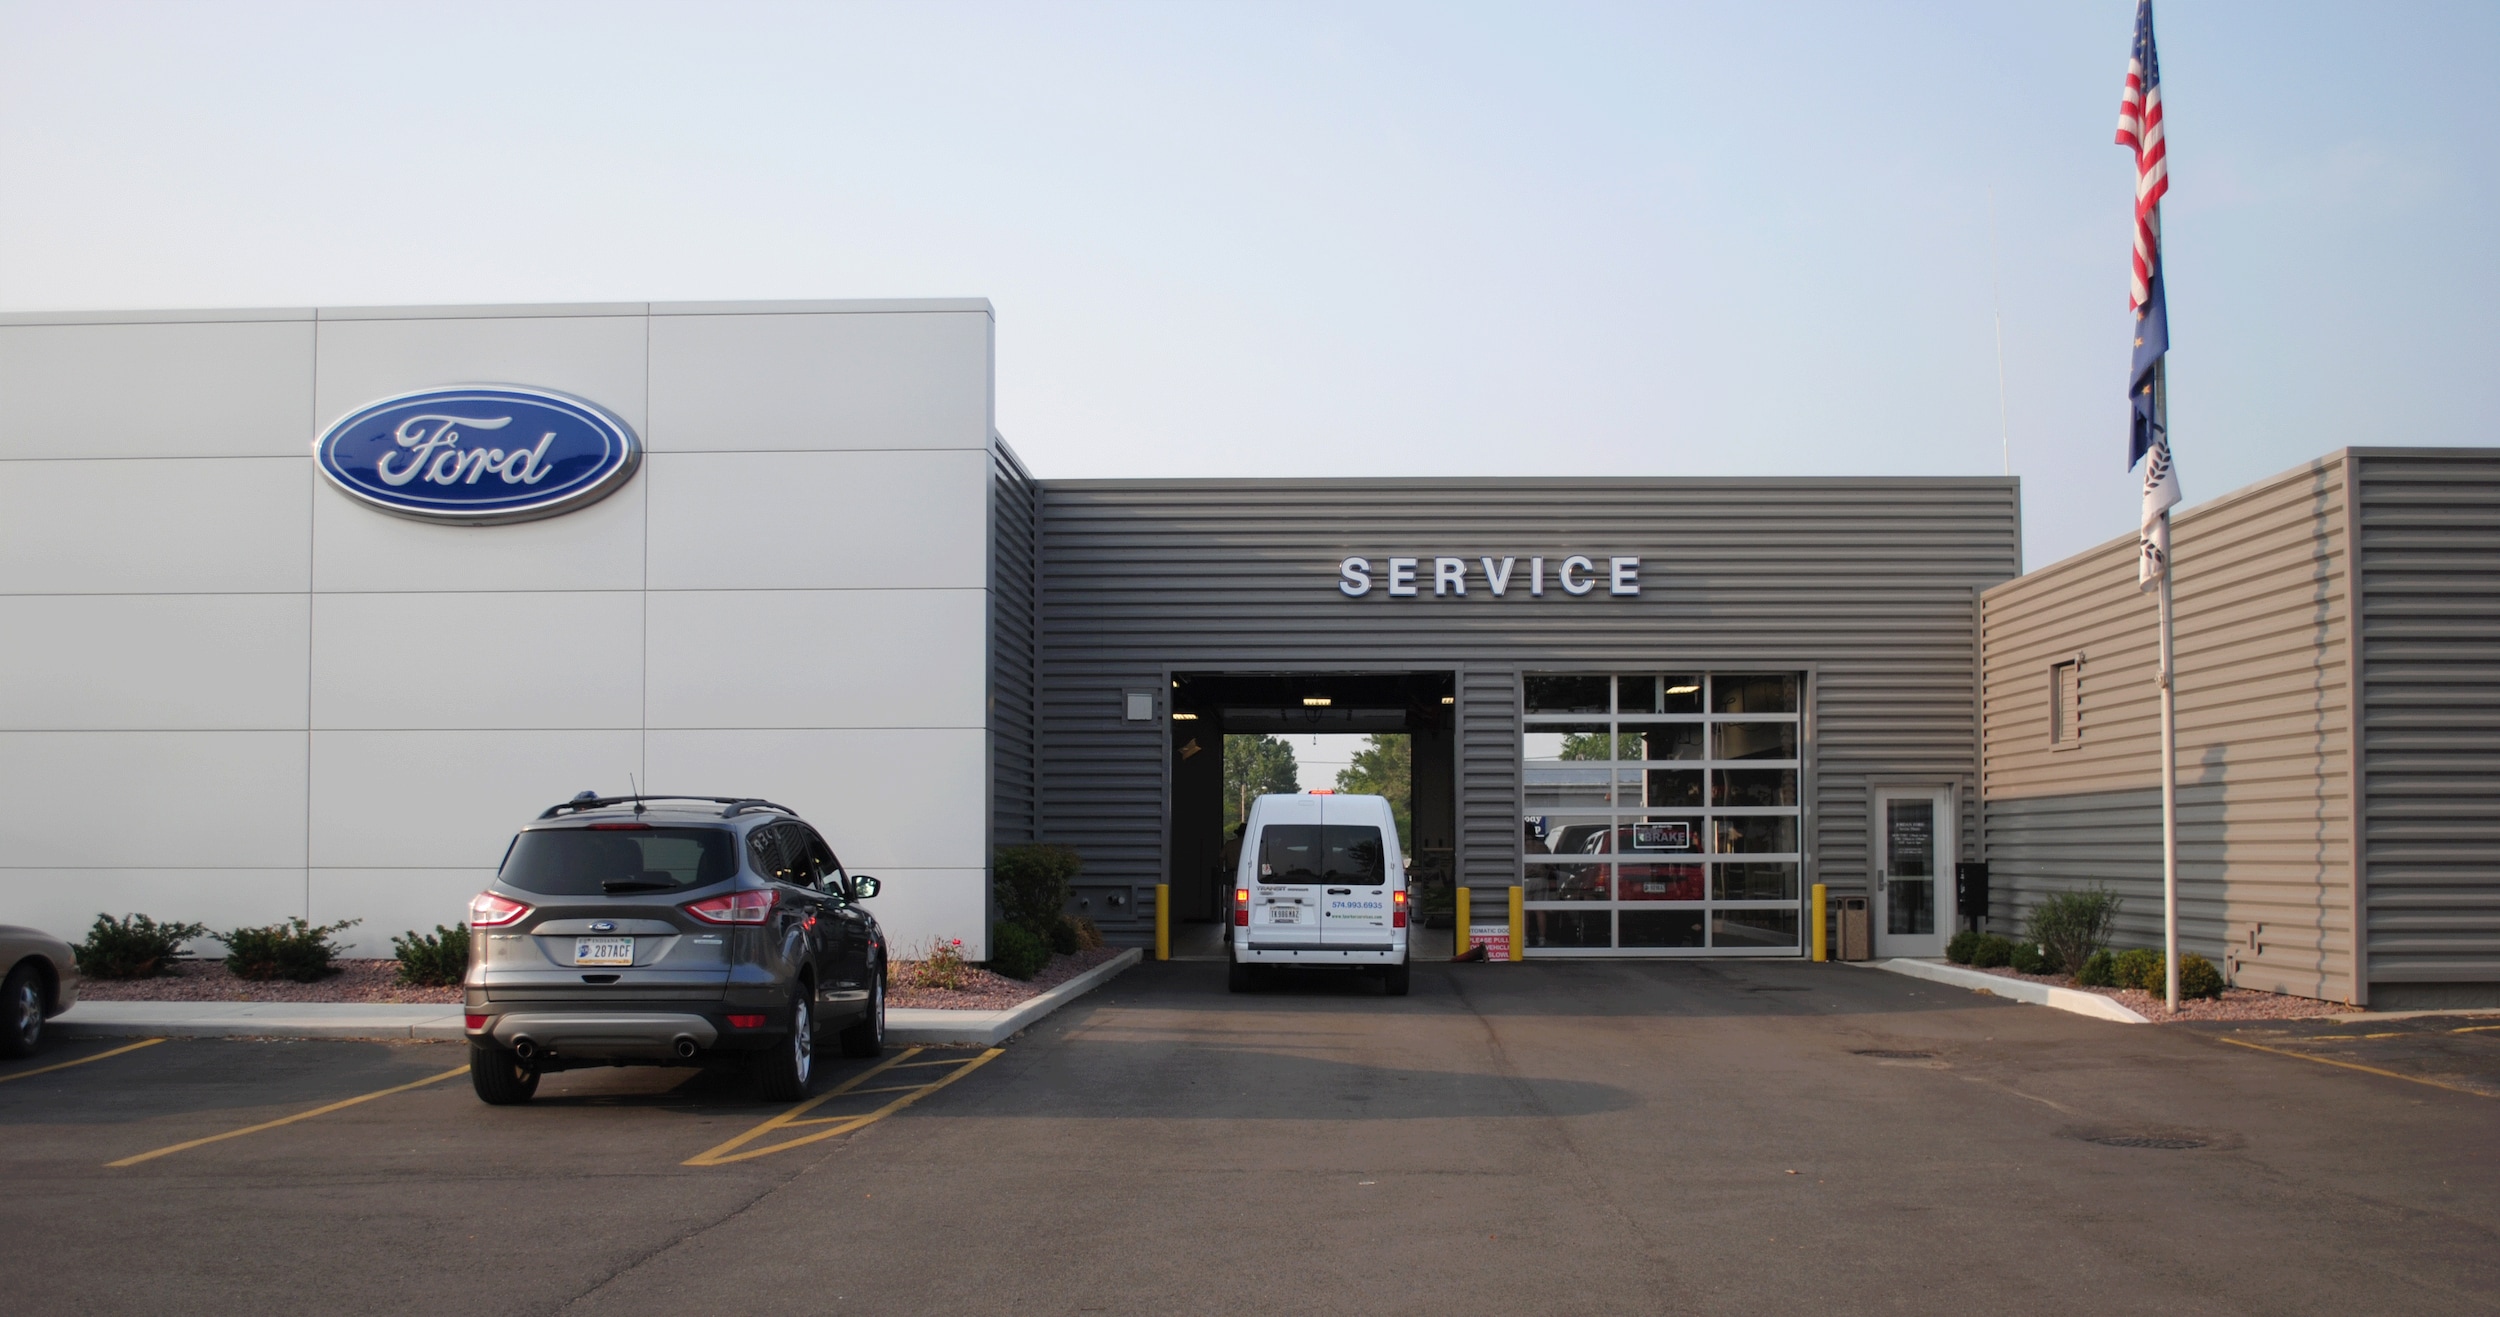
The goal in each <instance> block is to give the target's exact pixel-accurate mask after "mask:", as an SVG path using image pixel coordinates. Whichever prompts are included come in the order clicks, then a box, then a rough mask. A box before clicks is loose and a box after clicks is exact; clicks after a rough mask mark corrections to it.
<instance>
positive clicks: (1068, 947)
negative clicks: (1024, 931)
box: [1050, 915, 1085, 956]
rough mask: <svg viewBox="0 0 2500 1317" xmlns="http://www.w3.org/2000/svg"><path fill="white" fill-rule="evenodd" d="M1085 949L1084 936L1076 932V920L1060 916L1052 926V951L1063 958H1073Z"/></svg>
mask: <svg viewBox="0 0 2500 1317" xmlns="http://www.w3.org/2000/svg"><path fill="white" fill-rule="evenodd" d="M1084 947H1085V939H1084V936H1083V935H1082V934H1080V933H1078V932H1077V931H1076V920H1074V919H1072V918H1069V917H1068V916H1066V915H1061V916H1059V918H1058V919H1056V920H1054V921H1052V923H1051V926H1050V949H1051V950H1052V951H1054V952H1056V953H1058V954H1059V955H1062V956H1073V955H1075V954H1076V953H1077V952H1079V951H1081V950H1083V949H1084Z"/></svg>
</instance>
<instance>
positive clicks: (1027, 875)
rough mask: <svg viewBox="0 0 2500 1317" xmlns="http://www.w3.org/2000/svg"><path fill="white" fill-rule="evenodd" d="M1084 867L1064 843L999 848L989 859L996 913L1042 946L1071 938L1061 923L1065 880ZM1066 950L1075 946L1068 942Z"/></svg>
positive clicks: (1065, 901) (1065, 905)
mask: <svg viewBox="0 0 2500 1317" xmlns="http://www.w3.org/2000/svg"><path fill="white" fill-rule="evenodd" d="M1084 867H1085V862H1084V861H1083V860H1081V859H1079V858H1078V857H1077V853H1076V852H1075V851H1072V850H1069V849H1068V848H1067V847H1065V846H1040V845H1032V846H1001V847H999V848H998V851H997V853H996V854H995V855H994V856H993V857H992V858H991V860H990V873H991V875H992V879H991V886H992V888H993V890H994V891H995V892H996V893H997V896H998V913H999V914H1000V916H1002V917H1003V918H1005V919H1006V921H1007V922H1008V923H1011V924H1015V925H1017V926H1019V927H1021V928H1023V929H1025V930H1026V931H1028V932H1030V933H1032V934H1033V935H1034V937H1036V938H1037V939H1039V940H1040V941H1041V943H1042V944H1043V945H1044V946H1045V947H1048V946H1052V945H1055V944H1057V943H1059V942H1061V941H1063V940H1066V939H1068V938H1073V937H1074V933H1073V932H1070V933H1067V934H1065V935H1063V934H1062V933H1061V931H1060V926H1061V925H1063V924H1065V923H1067V922H1068V915H1067V910H1068V883H1069V882H1070V881H1071V880H1072V879H1074V878H1075V877H1076V875H1077V873H1078V871H1079V870H1081V869H1083V868H1084ZM1066 949H1067V950H1069V951H1074V950H1076V947H1075V945H1073V944H1072V943H1071V945H1069V946H1068V947H1067V948H1066ZM1028 977H1029V976H1028Z"/></svg>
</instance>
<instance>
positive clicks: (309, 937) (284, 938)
mask: <svg viewBox="0 0 2500 1317" xmlns="http://www.w3.org/2000/svg"><path fill="white" fill-rule="evenodd" d="M362 922H363V921H362V920H357V919H342V920H340V921H339V922H337V923H335V924H312V923H307V922H305V921H304V920H302V919H289V920H287V921H285V922H284V923H278V924H271V925H269V926H267V927H265V928H237V929H230V930H228V931H226V932H223V933H219V934H218V935H217V940H218V941H220V942H223V943H225V944H226V968H227V969H230V970H232V971H234V976H235V977H236V978H238V979H293V980H295V981H296V982H297V983H310V982H312V981H313V980H315V979H319V978H325V977H327V976H329V975H331V974H335V973H337V972H338V971H337V969H336V968H335V967H333V966H332V965H331V964H330V962H331V961H333V960H336V959H338V954H339V949H338V948H337V947H334V946H331V945H330V935H331V934H332V933H336V932H340V931H342V930H344V929H349V928H353V927H355V926H356V925H357V924H359V923H362Z"/></svg>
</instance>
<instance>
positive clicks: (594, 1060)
mask: <svg viewBox="0 0 2500 1317" xmlns="http://www.w3.org/2000/svg"><path fill="white" fill-rule="evenodd" d="M876 894H877V880H876V879H874V878H870V877H867V876H865V875H857V874H850V873H846V872H844V871H843V868H842V863H841V861H839V860H837V859H835V858H834V855H833V850H832V848H831V847H829V846H827V845H825V839H824V838H823V837H820V836H818V835H817V833H816V830H815V829H814V828H811V827H809V826H807V824H806V823H805V822H804V821H802V820H801V819H800V818H799V816H798V815H797V814H796V813H794V812H792V811H790V810H788V809H785V808H783V807H782V806H779V805H776V804H773V803H772V802H770V801H766V800H752V799H736V798H731V797H725V796H721V797H715V796H600V795H597V794H595V793H593V792H588V791H585V792H583V793H581V794H580V795H578V796H575V797H574V798H573V799H571V800H569V801H566V802H565V803H564V804H561V805H556V806H552V807H550V808H549V809H548V810H547V811H546V812H545V813H543V814H540V815H539V816H538V818H537V819H536V820H535V821H534V822H532V823H530V824H529V825H528V826H527V827H524V828H523V829H521V832H520V835H518V836H516V837H514V838H513V839H512V845H511V846H510V848H508V849H507V850H506V851H505V852H504V859H503V866H502V867H501V868H500V869H499V870H497V872H496V874H495V881H494V883H493V884H492V885H491V886H489V887H488V888H487V889H486V890H485V891H483V892H480V893H479V894H478V896H477V899H475V900H473V901H471V902H470V903H469V930H470V932H469V973H468V980H467V990H468V991H467V995H468V1005H467V1016H468V1019H467V1025H468V1028H467V1033H468V1038H469V1079H470V1082H471V1083H473V1084H475V1085H476V1087H477V1095H478V1096H479V1097H480V1098H482V1099H484V1100H485V1101H487V1102H491V1103H495V1104H497V1105H504V1104H509V1103H516V1102H527V1101H528V1100H529V1099H530V1095H531V1094H533V1093H535V1092H537V1091H538V1077H539V1076H540V1075H542V1074H545V1073H546V1072H548V1071H551V1070H569V1069H573V1068H575V1067H578V1066H598V1065H702V1064H721V1063H734V1064H739V1065H742V1066H744V1067H745V1069H746V1071H747V1073H748V1076H749V1078H750V1079H751V1080H752V1082H753V1084H754V1086H755V1088H756V1089H757V1091H758V1092H759V1093H760V1094H761V1095H762V1096H763V1097H765V1098H768V1099H771V1100H774V1101H782V1102H788V1101H795V1100H797V1099H798V1098H800V1097H802V1096H804V1095H805V1094H806V1092H807V1081H808V1076H809V1071H810V1069H811V1068H812V1064H813V1060H814V1057H815V1050H816V1041H817V1036H818V1035H819V1033H821V1032H822V1031H824V1030H826V1029H838V1030H839V1031H840V1032H839V1033H838V1034H837V1035H836V1036H837V1037H838V1039H839V1040H840V1044H841V1048H842V1051H843V1054H844V1055H847V1056H875V1055H877V1054H878V1053H879V1052H881V1051H883V1050H884V1048H885V988H886V984H885V976H886V940H885V932H884V930H883V929H881V928H879V927H878V926H877V921H876V918H875V917H874V916H872V915H870V914H869V913H868V912H867V911H866V910H864V909H862V908H861V907H860V904H859V903H860V902H862V901H864V900H867V899H868V898H870V897H872V896H875V895H876Z"/></svg>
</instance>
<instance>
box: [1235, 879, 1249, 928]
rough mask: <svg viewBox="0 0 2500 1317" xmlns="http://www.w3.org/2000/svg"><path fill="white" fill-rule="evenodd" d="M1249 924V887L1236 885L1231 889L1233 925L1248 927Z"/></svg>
mask: <svg viewBox="0 0 2500 1317" xmlns="http://www.w3.org/2000/svg"><path fill="white" fill-rule="evenodd" d="M1249 926H1250V889H1249V888H1247V887H1236V888H1234V889H1233V927H1235V928H1248V927H1249Z"/></svg>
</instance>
